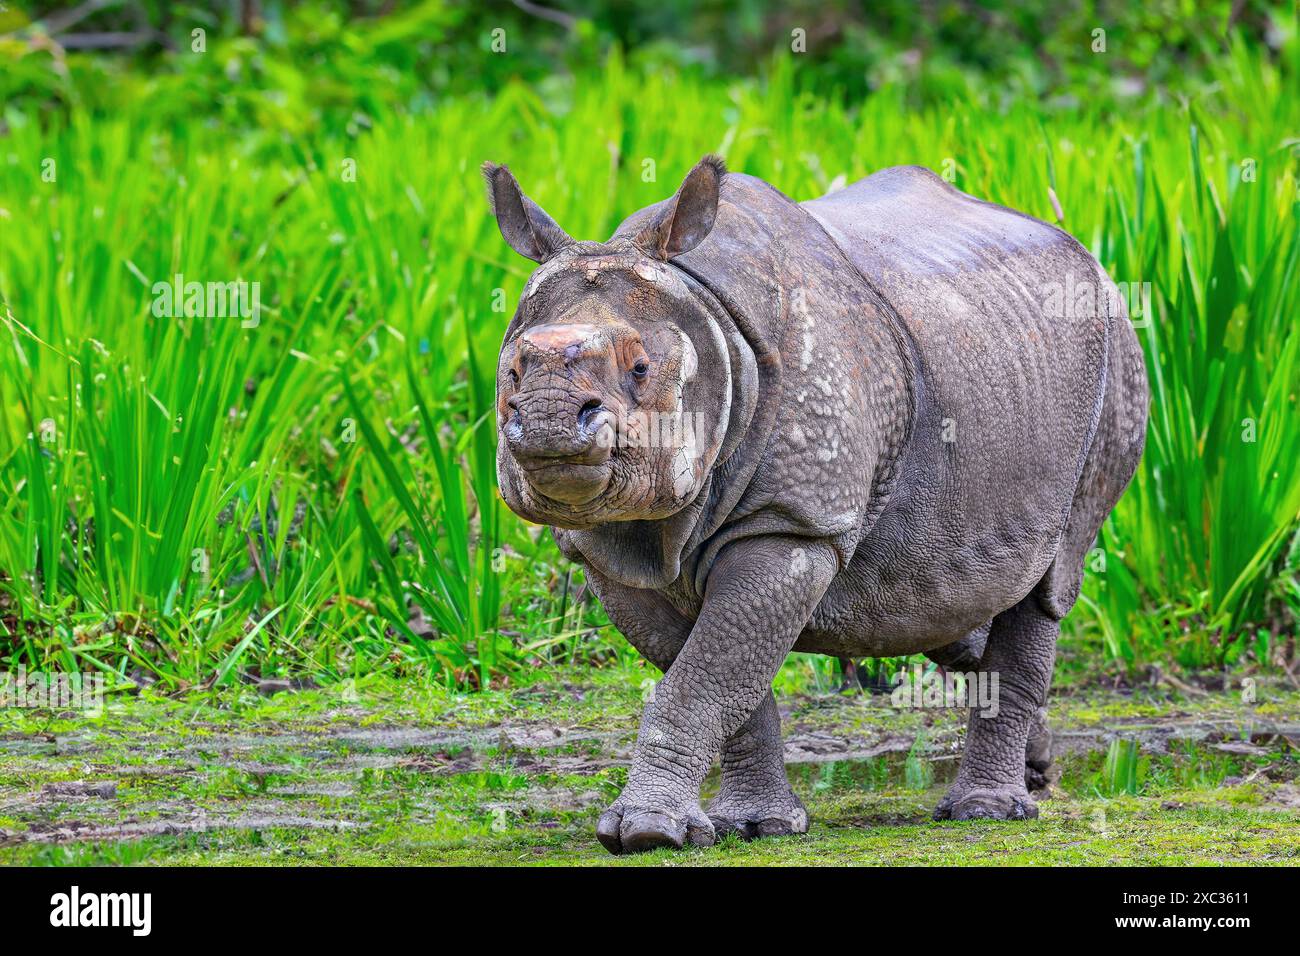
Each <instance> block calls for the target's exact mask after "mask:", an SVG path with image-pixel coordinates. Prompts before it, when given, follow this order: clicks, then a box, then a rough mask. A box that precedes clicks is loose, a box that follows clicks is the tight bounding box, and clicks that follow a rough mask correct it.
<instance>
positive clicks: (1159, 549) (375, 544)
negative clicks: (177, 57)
mask: <svg viewBox="0 0 1300 956" xmlns="http://www.w3.org/2000/svg"><path fill="white" fill-rule="evenodd" d="M1293 45H1294V43H1293ZM1218 70H1219V73H1220V75H1219V76H1217V79H1218V81H1219V93H1218V95H1216V96H1212V97H1206V98H1204V99H1202V100H1198V101H1196V102H1192V103H1188V104H1184V105H1182V106H1170V105H1168V104H1163V105H1158V104H1156V103H1154V102H1151V103H1148V104H1146V105H1135V106H1131V107H1130V108H1129V109H1128V111H1126V112H1124V113H1116V112H1115V108H1114V107H1115V104H1114V103H1113V102H1109V101H1107V102H1099V103H1097V104H1095V105H1088V104H1082V105H1077V106H1073V107H1069V106H1066V107H1057V108H1054V109H1051V110H1047V109H1045V108H1043V107H1040V106H1039V105H1038V104H1035V103H1030V102H1025V101H1018V102H1014V103H1011V104H1007V105H1005V106H1004V107H1002V108H994V107H991V106H989V105H986V104H982V103H978V102H974V101H972V102H969V103H952V104H950V105H949V106H947V107H945V108H944V109H942V110H939V109H930V110H927V111H924V112H916V111H908V110H907V109H905V108H904V104H905V102H906V99H905V91H904V90H903V89H900V88H894V87H885V88H882V89H881V90H879V91H878V92H877V93H876V94H875V95H874V96H872V97H871V98H869V99H868V100H866V101H865V102H863V103H860V104H854V105H853V107H852V108H849V107H848V106H846V105H845V104H843V103H841V102H838V101H836V100H834V99H818V98H815V97H813V96H811V95H806V94H802V93H800V92H799V89H800V81H799V77H798V75H797V71H796V70H795V69H794V68H793V67H792V66H791V65H790V60H789V58H786V59H785V60H781V61H777V62H776V63H775V64H774V66H773V68H772V70H771V71H769V75H768V76H767V77H766V78H765V79H764V80H763V81H761V82H740V81H738V82H734V83H723V82H720V81H706V80H700V79H694V78H691V77H690V76H688V75H678V74H674V73H670V72H654V73H648V74H643V73H640V72H637V71H634V70H631V69H630V68H628V67H626V66H625V65H624V64H623V62H622V61H621V60H620V59H619V58H617V57H614V58H612V59H610V60H609V61H608V63H607V64H606V66H605V67H604V69H603V70H602V71H600V72H592V73H590V74H588V75H584V76H581V77H579V78H577V79H575V80H574V81H572V82H568V83H555V84H550V85H547V86H546V87H545V88H544V92H541V93H539V92H537V91H535V90H533V89H530V88H526V87H524V86H523V85H518V84H516V85H512V86H509V87H507V88H506V89H505V90H504V92H502V93H501V94H500V95H498V96H496V97H495V98H487V97H476V96H472V95H470V96H464V97H459V98H449V99H444V100H441V101H439V102H437V103H436V104H434V105H432V106H431V107H430V108H429V109H427V111H425V112H421V113H419V114H417V115H405V114H402V113H398V112H393V113H391V114H389V115H385V114H382V113H381V114H379V115H376V116H375V117H374V118H373V120H372V121H369V122H368V124H361V125H359V126H356V127H355V128H354V129H352V130H348V131H345V130H339V131H336V132H330V131H328V130H324V131H313V132H297V131H291V130H292V128H291V127H286V128H285V129H283V130H281V129H274V128H272V129H266V130H259V129H257V128H250V127H245V126H240V125H239V124H237V123H233V122H227V123H224V124H222V123H216V122H208V121H207V120H206V119H204V117H203V116H202V115H199V116H196V117H195V118H194V119H193V120H188V121H187V120H186V119H184V118H183V114H182V115H181V116H178V115H177V110H176V109H175V106H176V104H175V103H174V102H169V103H165V104H155V103H153V102H151V101H150V99H149V98H148V97H144V96H140V97H136V98H134V99H131V100H130V101H129V102H127V103H126V104H125V105H124V106H123V108H121V109H119V110H116V111H113V112H112V113H111V114H100V113H91V112H88V111H86V110H83V109H80V108H78V107H73V108H71V109H70V110H69V111H68V112H67V113H66V114H60V116H62V117H63V118H59V117H55V118H53V119H50V120H48V121H42V122H39V123H38V122H37V121H36V120H35V119H33V118H24V117H23V116H22V115H21V114H13V115H10V116H9V123H10V129H9V132H8V135H7V136H6V137H5V138H4V139H3V140H0V294H2V295H3V298H4V300H5V303H6V306H5V308H4V309H3V311H2V312H0V321H2V322H3V341H2V342H0V515H2V516H3V517H2V519H0V626H2V627H3V635H4V640H5V644H4V645H3V646H4V647H7V650H0V656H4V657H8V658H9V660H10V662H11V663H18V662H25V663H27V664H28V665H29V666H31V665H39V666H43V667H58V668H61V669H69V670H78V671H80V670H86V669H91V668H94V669H99V670H102V671H105V672H108V673H110V674H111V675H115V676H114V678H113V679H114V680H120V681H123V682H124V681H125V680H126V679H127V678H128V677H132V676H134V678H135V679H136V680H144V679H148V680H160V681H162V682H163V685H164V686H166V687H168V688H186V687H194V686H207V685H210V684H212V683H214V682H230V681H234V680H236V679H237V676H238V674H240V673H244V672H249V671H252V672H256V673H259V674H261V675H263V676H266V675H272V674H285V673H309V674H312V675H314V676H316V677H317V678H319V679H321V680H326V681H329V680H336V679H340V678H343V677H346V676H349V675H357V674H362V673H367V672H373V671H384V672H387V671H392V672H395V673H420V674H430V675H432V676H433V677H434V678H435V679H436V680H437V681H439V682H442V683H445V684H447V685H450V686H459V687H467V686H468V687H482V686H486V685H487V684H488V683H490V682H491V681H492V680H493V679H494V678H497V679H499V678H501V677H506V678H509V677H510V676H512V675H516V676H517V675H519V674H521V673H523V672H526V671H528V670H529V669H532V668H536V667H539V666H547V665H549V664H552V663H555V662H558V661H568V660H584V661H595V662H598V663H599V662H601V661H605V660H610V659H616V658H625V657H626V655H627V654H628V651H627V650H626V648H625V647H624V645H623V644H622V642H621V641H620V640H619V639H618V638H617V636H616V635H615V634H614V633H613V632H612V631H611V630H610V629H609V628H608V627H607V626H603V624H604V622H603V618H602V617H601V615H600V612H599V610H598V608H596V607H594V606H593V605H592V604H591V602H590V599H589V598H585V599H584V600H583V601H581V602H576V601H575V600H574V598H576V596H577V595H578V594H579V593H580V592H582V586H581V578H580V576H574V575H572V574H571V573H570V572H569V571H568V570H567V569H566V567H565V565H564V562H563V561H562V560H561V559H560V557H559V555H558V553H557V552H556V550H555V549H554V546H553V545H552V544H551V542H550V540H549V536H548V535H545V534H539V533H538V530H537V529H535V528H529V527H526V526H525V525H523V524H522V523H521V522H519V521H518V520H517V519H516V518H514V517H513V516H512V515H511V514H510V513H509V512H508V511H507V510H505V508H504V507H503V505H502V503H501V502H500V499H499V497H498V496H497V494H496V491H495V488H494V481H495V478H494V469H493V447H494V441H495V432H494V417H493V395H492V383H493V380H494V371H493V370H494V365H495V358H496V352H497V348H498V346H499V343H500V338H501V334H502V331H503V329H504V326H505V323H506V322H507V320H508V318H509V315H510V312H511V311H513V308H514V304H515V302H516V300H517V296H518V293H519V290H520V288H521V286H522V283H523V281H524V279H525V278H526V276H527V275H528V271H529V269H528V266H529V265H530V263H527V262H525V261H523V260H521V259H519V258H518V257H516V256H514V255H513V254H512V253H510V251H509V250H508V249H507V248H506V246H505V244H504V243H503V242H502V241H501V239H500V237H499V236H498V235H497V232H496V229H495V225H494V224H493V222H492V221H491V219H490V217H489V215H488V212H487V206H486V202H485V200H484V197H483V189H482V186H481V183H480V182H479V178H478V173H477V166H478V164H479V163H480V162H481V161H482V160H485V159H494V160H497V161H506V162H509V163H510V164H511V166H512V168H513V169H514V171H515V173H516V174H517V175H518V177H519V179H520V181H521V182H522V183H523V184H524V187H525V189H527V190H528V192H529V193H530V195H532V196H533V197H534V198H535V199H536V200H537V201H538V202H539V203H540V204H542V205H543V206H544V207H545V208H547V209H548V210H549V211H550V212H551V213H552V214H553V215H555V216H556V218H557V219H558V220H559V222H560V223H561V224H562V225H564V226H565V228H566V229H568V230H569V231H570V232H571V233H572V234H574V235H575V236H580V237H583V238H605V237H606V236H608V235H609V233H610V232H611V231H612V229H613V227H614V226H615V225H616V224H617V223H618V222H619V221H620V220H621V219H622V218H623V217H624V216H626V215H627V214H629V213H631V212H632V211H634V210H636V209H638V208H640V207H642V206H644V205H646V204H648V203H651V202H654V201H657V200H659V199H661V198H663V197H664V196H666V195H667V194H669V193H670V192H671V191H672V190H673V189H674V188H675V187H676V185H677V182H678V180H679V178H680V176H681V175H682V174H684V172H685V171H686V170H687V169H688V168H689V166H690V165H691V164H692V163H693V162H695V161H696V160H697V159H698V158H699V156H700V155H701V154H703V153H705V152H709V151H718V152H720V153H722V154H723V155H724V156H725V157H726V158H727V160H728V163H729V164H730V166H731V168H733V169H736V170H742V171H745V172H748V173H752V174H755V175H758V176H761V177H763V178H765V179H768V180H769V181H771V182H772V183H774V184H775V185H776V186H778V187H779V188H781V189H782V190H784V191H785V192H787V193H788V194H789V195H791V196H793V197H795V198H797V199H806V198H811V197H813V196H816V195H819V194H821V193H822V192H824V191H825V190H826V189H828V188H829V187H831V186H832V184H833V183H834V182H836V181H842V180H845V179H846V180H849V181H851V180H853V179H855V178H857V177H859V176H862V175H865V174H867V173H869V172H871V171H872V170H875V169H878V168H881V167H883V166H887V165H893V164H898V163H919V164H922V165H926V166H930V167H931V168H934V169H936V170H938V171H944V170H945V169H947V170H951V171H952V173H953V175H954V177H955V184H956V185H957V186H958V187H959V188H961V189H963V190H966V191H968V192H970V193H972V194H974V195H976V196H979V197H982V198H987V199H990V200H994V201H997V202H1000V203H1004V204H1007V205H1009V206H1012V207H1014V208H1017V209H1021V210H1024V211H1026V212H1029V213H1031V214H1034V215H1037V216H1040V217H1043V218H1047V219H1053V218H1054V213H1053V207H1052V200H1051V198H1050V197H1051V192H1049V190H1051V191H1053V192H1054V193H1055V195H1056V197H1058V198H1059V202H1060V206H1061V209H1062V212H1063V214H1064V226H1065V228H1067V229H1069V230H1070V231H1071V232H1072V233H1073V234H1075V235H1076V236H1078V237H1079V238H1080V239H1081V240H1082V241H1083V242H1084V243H1085V244H1086V245H1088V246H1089V248H1090V249H1092V250H1093V251H1094V252H1095V253H1096V254H1097V255H1098V256H1099V258H1100V259H1101V261H1102V263H1103V264H1104V265H1105V266H1106V268H1107V269H1108V270H1110V272H1111V275H1112V276H1113V277H1114V278H1115V279H1116V280H1117V281H1119V282H1122V283H1128V284H1130V285H1133V286H1136V287H1139V288H1140V287H1141V284H1142V283H1150V290H1151V296H1150V301H1151V310H1152V311H1151V315H1150V316H1149V318H1150V322H1149V324H1148V325H1146V326H1145V327H1144V328H1141V329H1140V330H1139V334H1140V337H1141V340H1142V343H1143V347H1144V349H1145V351H1146V354H1147V359H1148V365H1149V369H1150V373H1151V382H1152V392H1153V403H1152V414H1151V426H1150V435H1149V441H1148V445H1147V452H1146V457H1145V459H1144V462H1143V465H1142V468H1141V470H1140V471H1139V474H1138V476H1137V478H1136V480H1135V482H1134V484H1133V486H1132V488H1131V490H1130V491H1129V493H1128V494H1127V495H1126V497H1125V498H1124V500H1123V501H1122V502H1121V504H1120V506H1119V508H1118V510H1117V511H1116V513H1115V515H1114V517H1113V518H1112V519H1111V521H1110V522H1108V524H1107V525H1106V527H1105V529H1104V530H1103V534H1102V538H1101V541H1100V543H1099V547H1101V548H1102V549H1104V553H1105V559H1104V561H1102V560H1100V559H1099V556H1096V555H1094V559H1093V560H1091V561H1090V570H1089V573H1088V577H1087V580H1086V582H1085V591H1084V598H1083V600H1082V601H1081V603H1080V605H1079V607H1078V608H1077V610H1076V611H1075V612H1074V614H1073V615H1072V617H1071V619H1070V621H1069V623H1068V630H1069V631H1070V633H1071V634H1072V635H1073V638H1072V639H1073V640H1074V641H1076V642H1077V644H1078V646H1079V647H1081V648H1098V649H1102V650H1104V653H1105V655H1106V656H1107V657H1108V658H1109V659H1111V660H1114V661H1117V662H1119V664H1121V665H1122V666H1127V667H1134V668H1136V667H1138V666H1141V665H1144V664H1146V663H1149V662H1152V661H1159V660H1169V659H1173V660H1175V661H1177V662H1178V663H1181V664H1183V665H1185V666H1212V665H1216V664H1218V663H1220V662H1222V661H1224V660H1231V659H1234V658H1235V657H1236V656H1238V655H1239V654H1241V653H1242V652H1243V651H1251V652H1253V653H1255V654H1257V655H1258V656H1259V657H1260V658H1261V660H1262V661H1263V662H1264V663H1265V664H1267V663H1268V662H1269V661H1270V660H1271V657H1272V653H1273V644H1274V642H1276V640H1277V639H1278V637H1279V636H1280V635H1281V634H1282V633H1283V632H1284V631H1285V629H1286V628H1287V627H1288V626H1289V620H1290V619H1289V618H1288V617H1287V613H1286V612H1285V611H1284V610H1282V609H1283V608H1285V607H1286V605H1287V602H1288V601H1289V602H1290V606H1291V607H1292V608H1295V607H1297V606H1300V599H1298V598H1297V596H1296V595H1297V594H1298V593H1300V591H1297V588H1296V585H1295V583H1294V561H1292V562H1290V563H1288V561H1287V554H1288V548H1289V545H1290V544H1291V543H1292V542H1293V540H1294V538H1295V531H1296V526H1297V514H1298V513H1300V472H1298V471H1297V470H1296V468H1295V462H1296V461H1297V460H1300V418H1298V417H1297V408H1296V391H1297V386H1298V385H1300V358H1298V357H1297V350H1298V349H1300V344H1298V342H1300V339H1298V338H1297V336H1296V335H1295V332H1294V328H1295V317H1296V315H1297V312H1298V308H1300V302H1298V301H1297V281H1296V270H1297V263H1298V260H1300V243H1298V242H1297V228H1296V226H1297V196H1298V193H1297V189H1298V184H1300V177H1298V175H1297V159H1296V152H1297V143H1298V142H1300V140H1298V139H1297V135H1298V133H1300V103H1297V100H1296V98H1295V97H1294V96H1290V95H1284V90H1285V88H1286V87H1285V84H1287V83H1288V82H1292V83H1293V82H1294V76H1293V75H1292V73H1291V71H1289V70H1287V71H1285V72H1284V71H1281V70H1279V69H1278V68H1277V67H1276V66H1274V65H1271V64H1270V63H1268V62H1267V61H1265V60H1264V59H1263V58H1261V57H1260V56H1259V55H1258V53H1257V52H1255V51H1254V50H1253V49H1252V48H1249V47H1246V46H1244V45H1242V44H1240V43H1238V44H1235V45H1233V46H1232V47H1231V48H1230V50H1229V52H1228V53H1227V54H1225V55H1224V56H1222V57H1221V58H1220V60H1219V67H1218ZM685 104H689V106H688V107H687V106H685ZM229 119H230V118H229V117H227V120H229ZM1248 160H1249V161H1251V163H1253V165H1251V164H1247V161H1248ZM647 161H653V168H654V170H655V179H654V181H645V176H644V173H645V171H646V170H647V169H648V168H650V167H649V166H647ZM353 162H354V163H355V173H356V175H355V181H353V177H351V176H349V175H345V172H346V171H348V170H351V169H352V168H353V167H352V165H351V164H352V163H353ZM1248 169H1249V170H1250V173H1249V174H1247V173H1246V170H1248ZM50 171H52V172H53V179H52V181H46V179H48V178H49V172H50ZM43 172H46V174H47V175H46V178H43V177H42V173H43ZM177 273H182V274H184V275H185V276H186V277H187V279H193V280H198V281H204V282H206V281H220V282H230V281H233V280H236V279H239V278H243V279H246V280H249V281H258V282H260V288H261V296H262V302H263V310H262V314H261V317H260V323H259V324H258V325H257V326H256V327H255V328H244V327H242V326H241V323H240V321H239V320H238V319H237V318H200V317H181V318H157V317H155V316H153V315H152V314H151V312H150V306H151V303H152V301H153V295H152V293H151V285H152V284H153V283H154V282H156V281H159V280H166V279H168V278H170V277H171V276H173V275H175V274H177ZM1247 423H1250V424H1247ZM1245 437H1250V438H1253V440H1251V441H1248V440H1245ZM1088 653H1091V651H1088ZM793 666H794V667H795V668H796V669H799V668H808V667H810V666H814V665H809V664H807V663H804V662H799V663H796V664H795V665H793ZM817 679H820V680H825V673H824V672H821V673H820V676H819V677H817Z"/></svg>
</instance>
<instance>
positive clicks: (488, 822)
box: [0, 670, 1300, 866]
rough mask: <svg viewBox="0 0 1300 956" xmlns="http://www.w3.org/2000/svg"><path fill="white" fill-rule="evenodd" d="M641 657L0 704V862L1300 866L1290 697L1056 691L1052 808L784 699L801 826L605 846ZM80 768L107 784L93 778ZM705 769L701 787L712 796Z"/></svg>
mask: <svg viewBox="0 0 1300 956" xmlns="http://www.w3.org/2000/svg"><path fill="white" fill-rule="evenodd" d="M645 676H646V672H643V671H639V670H629V671H592V670H580V671H579V670H575V671H563V670H561V671H557V672H552V673H549V674H546V675H544V676H542V677H539V678H538V679H537V680H536V681H535V682H534V683H532V684H530V685H528V686H525V687H520V688H513V689H508V690H502V691H492V692H489V693H483V694H477V695H468V696H467V695H455V694H450V693H447V692H445V691H442V690H440V689H438V688H429V687H417V686H413V685H412V684H411V683H409V682H408V683H397V682H392V681H385V680H378V679H377V680H375V681H373V682H371V683H360V684H349V685H344V686H342V687H333V688H327V689H321V690H307V691H296V692H285V693H281V694H277V695H275V696H273V697H263V696H259V695H258V694H257V693H256V692H254V691H252V690H250V689H248V688H244V687H241V688H234V689H227V690H223V691H221V692H219V693H216V694H211V695H204V696H189V697H186V698H182V699H180V700H170V699H166V698H124V699H117V700H113V701H110V703H109V705H108V707H107V708H106V710H105V712H104V713H103V714H102V715H101V716H98V717H93V718H90V717H84V716H79V715H75V714H51V713H49V712H38V711H25V710H17V709H13V708H9V709H6V710H3V711H0V863H10V864H13V863H18V864H89V863H93V864H231V865H239V864H330V865H337V864H457V865H482V864H491V865H520V864H528V865H568V864H585V865H615V866H623V865H647V864H649V865H682V866H697V865H699V866H704V865H752V864H801V865H802V864H808V865H849V864H868V865H870V864H878V865H879V864H890V865H896V864H915V865H935V864H941V865H1000V864H1022V865H1081V864H1082V865H1094V864H1120V865H1127V864H1250V865H1259V864H1268V863H1277V864H1288V863H1289V864H1293V865H1294V864H1296V863H1300V826H1297V824H1300V783H1297V778H1300V761H1298V759H1297V748H1300V693H1297V692H1296V691H1295V690H1294V689H1291V688H1290V687H1289V686H1288V685H1284V684H1281V683H1278V684H1273V683H1270V682H1267V681H1261V682H1260V685H1259V686H1258V687H1257V688H1256V695H1255V700H1254V701H1250V702H1247V701H1245V700H1243V699H1242V697H1243V695H1242V694H1241V692H1240V690H1239V689H1230V690H1226V691H1220V692H1208V693H1203V694H1198V695H1194V696H1182V695H1180V694H1178V693H1176V692H1171V691H1166V690H1164V689H1157V688H1141V689H1137V690H1128V691H1106V690H1101V689H1099V688H1098V687H1096V686H1093V687H1091V688H1080V687H1076V688H1074V689H1072V690H1070V691H1069V692H1065V693H1059V694H1058V695H1057V696H1056V697H1055V698H1054V699H1053V702H1052V723H1053V728H1054V730H1055V731H1056V732H1057V735H1058V742H1059V749H1060V750H1061V752H1062V753H1061V756H1059V757H1058V767H1059V768H1060V774H1061V776H1060V779H1059V780H1058V782H1057V783H1056V784H1055V785H1054V787H1053V789H1052V796H1051V798H1050V799H1046V800H1043V801H1041V803H1040V810H1041V818H1040V819H1038V820H1036V821H1028V822H1018V823H988V822H971V823H934V822H932V821H931V820H930V811H931V809H932V808H933V806H934V804H935V803H936V802H937V801H938V799H939V797H940V796H941V795H942V793H943V791H944V789H945V787H946V785H947V781H948V780H950V779H951V776H952V774H953V772H955V768H956V757H957V755H958V754H959V752H960V745H961V737H962V735H963V732H964V717H963V716H962V712H961V711H957V710H946V709H929V710H899V709H897V708H895V707H893V706H892V705H891V703H890V700H889V698H888V696H879V695H878V696H872V695H868V694H864V693H856V692H855V693H853V694H844V695H812V694H806V695H793V696H786V697H783V698H782V700H781V703H782V709H783V711H784V712H785V733H786V737H787V759H788V760H789V761H790V763H791V778H792V781H793V783H794V785H795V788H796V789H797V790H798V792H799V793H800V795H801V796H802V798H803V799H804V801H805V803H806V804H807V806H808V810H809V814H810V816H811V818H812V821H813V822H812V827H811V830H810V832H809V833H808V834H807V835H804V836H797V837H788V838H783V839H776V840H766V841H758V842H754V843H743V842H741V841H738V840H736V839H734V838H729V839H727V840H724V841H723V842H722V843H721V844H719V845H718V846H716V847H713V848H710V849H706V850H694V849H692V850H686V851H683V852H677V853H672V852H666V851H661V852H657V853H653V854H647V855H644V856H639V857H635V858H621V859H619V858H614V857H611V856H609V855H607V854H606V853H605V851H604V850H603V849H601V847H600V846H599V845H598V844H597V843H596V841H595V838H594V835H593V828H594V825H595V820H596V817H597V816H598V815H599V813H600V811H601V810H602V809H603V808H604V807H605V805H607V804H608V803H609V802H610V801H611V800H612V799H613V798H614V797H615V796H616V795H617V793H618V791H619V788H620V786H621V785H622V783H623V780H624V776H625V773H626V770H625V767H626V760H627V756H628V751H629V748H630V745H631V742H632V740H633V738H634V735H635V730H636V723H637V715H638V713H639V711H640V708H641V696H642V695H643V694H644V693H645V688H644V687H643V686H642V681H643V679H644V677H645ZM94 784H109V785H111V786H109V787H107V788H103V787H99V788H96V787H93V786H92V785H94ZM713 786H716V783H715V782H714V781H713V780H710V781H709V782H708V783H707V784H706V797H707V795H708V791H709V790H710V788H711V787H713Z"/></svg>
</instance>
